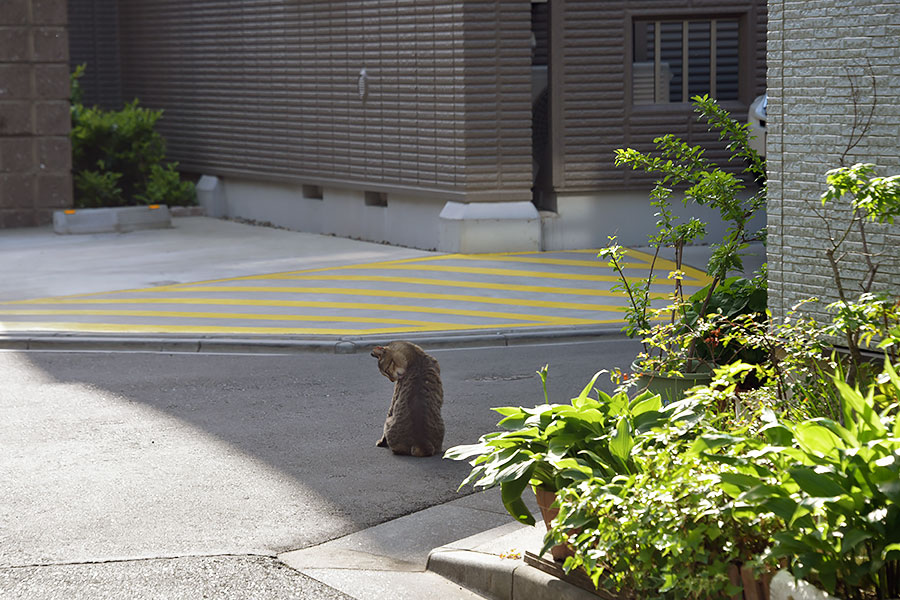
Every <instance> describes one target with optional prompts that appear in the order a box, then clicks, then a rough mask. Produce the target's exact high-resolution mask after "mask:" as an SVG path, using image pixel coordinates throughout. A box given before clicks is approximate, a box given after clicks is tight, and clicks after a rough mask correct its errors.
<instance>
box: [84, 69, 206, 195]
mask: <svg viewBox="0 0 900 600" xmlns="http://www.w3.org/2000/svg"><path fill="white" fill-rule="evenodd" d="M83 73H84V66H83V65H82V66H80V67H78V68H77V69H76V70H75V72H74V73H72V77H71V82H72V110H71V116H72V132H71V139H72V171H73V173H74V178H75V205H76V206H77V207H81V208H86V207H99V206H125V205H137V204H171V205H190V204H195V203H196V192H195V191H194V189H193V185H192V184H191V183H190V182H184V181H181V178H180V176H179V174H178V172H177V171H175V167H176V166H177V163H172V162H169V163H166V162H164V161H165V155H166V143H165V140H164V139H163V137H162V136H161V135H160V134H159V133H158V132H157V131H156V129H155V127H156V122H157V121H158V120H159V119H160V117H162V111H161V110H149V109H146V108H142V107H141V106H139V104H138V101H137V100H134V101H132V102H130V103H128V104H126V105H125V106H124V107H123V108H122V110H119V111H107V110H102V109H100V108H98V107H96V106H94V107H86V106H84V105H83V104H82V103H81V98H82V91H81V88H80V86H79V83H78V79H79V78H80V77H81V76H82V75H83Z"/></svg>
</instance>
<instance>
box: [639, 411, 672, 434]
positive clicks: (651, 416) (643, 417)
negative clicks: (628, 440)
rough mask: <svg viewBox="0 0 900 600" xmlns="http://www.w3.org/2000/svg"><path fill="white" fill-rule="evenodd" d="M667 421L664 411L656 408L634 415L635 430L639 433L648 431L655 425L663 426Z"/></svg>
mask: <svg viewBox="0 0 900 600" xmlns="http://www.w3.org/2000/svg"><path fill="white" fill-rule="evenodd" d="M665 422H666V417H665V415H664V414H663V413H661V412H657V411H655V410H651V411H647V412H644V413H641V414H639V415H637V416H636V417H634V431H635V433H638V434H641V433H647V432H648V431H650V430H651V429H653V428H654V427H661V426H662V425H663V424H664V423H665Z"/></svg>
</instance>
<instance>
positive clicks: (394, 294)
mask: <svg viewBox="0 0 900 600" xmlns="http://www.w3.org/2000/svg"><path fill="white" fill-rule="evenodd" d="M130 291H131V292H141V293H145V292H156V291H160V292H172V291H175V292H185V291H190V292H247V293H250V292H273V293H285V294H303V293H309V294H319V293H321V294H335V295H345V296H380V297H385V298H418V299H423V300H455V301H460V302H480V303H483V304H503V305H515V306H543V307H547V308H567V309H574V310H590V309H591V308H590V307H596V306H598V305H591V304H583V305H579V304H575V303H566V302H550V301H541V300H524V299H523V300H508V299H505V298H490V297H487V296H485V297H481V296H463V295H459V294H428V293H424V292H400V291H394V290H374V289H371V290H363V289H358V288H318V287H315V288H306V287H267V286H252V285H244V286H236V285H215V286H197V287H192V288H176V289H171V288H169V289H163V288H146V289H142V290H130ZM118 293H121V292H118ZM572 293H574V292H572ZM586 295H587V294H586ZM609 295H610V296H612V295H613V294H612V293H610V294H609ZM80 297H82V298H83V297H84V296H80ZM619 297H621V295H619ZM661 297H663V298H669V297H670V294H662V295H661ZM52 300H53V299H47V301H52ZM17 302H18V301H17ZM36 302H44V299H41V300H31V301H29V302H28V304H34V303H36ZM601 309H604V310H605V309H608V310H622V307H621V306H607V307H605V308H604V307H603V306H601Z"/></svg>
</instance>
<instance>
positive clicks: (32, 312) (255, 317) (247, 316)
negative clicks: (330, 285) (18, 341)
mask: <svg viewBox="0 0 900 600" xmlns="http://www.w3.org/2000/svg"><path fill="white" fill-rule="evenodd" d="M0 315H6V316H17V317H18V316H43V315H73V316H74V315H82V316H102V317H164V318H175V319H241V320H246V321H318V322H323V321H344V322H347V323H401V324H404V325H415V326H420V325H435V324H436V323H434V322H432V321H414V320H409V319H394V318H383V319H377V318H374V317H345V316H331V315H271V314H263V313H230V312H222V313H211V312H181V311H171V310H115V309H108V310H100V309H86V308H85V309H77V308H76V309H71V310H50V309H41V308H32V309H15V310H5V311H0ZM437 324H438V325H440V323H437Z"/></svg>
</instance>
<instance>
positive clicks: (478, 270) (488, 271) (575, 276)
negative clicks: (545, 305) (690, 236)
mask: <svg viewBox="0 0 900 600" xmlns="http://www.w3.org/2000/svg"><path fill="white" fill-rule="evenodd" d="M356 269H361V270H362V269H389V270H400V271H435V272H438V273H467V274H470V275H494V276H496V277H533V278H535V279H565V280H575V281H603V282H608V283H615V282H618V281H619V276H618V275H587V274H582V273H547V272H545V271H519V270H514V269H494V268H485V267H454V266H448V265H433V264H427V265H410V264H403V265H384V264H377V263H373V264H365V265H356V266H355V267H353V268H352V269H350V270H356ZM310 277H315V276H314V275H311V276H310ZM627 279H628V280H629V281H636V282H637V281H644V278H641V277H628V278H627ZM668 281H669V280H668V279H663V278H655V279H654V283H664V282H668Z"/></svg>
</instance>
